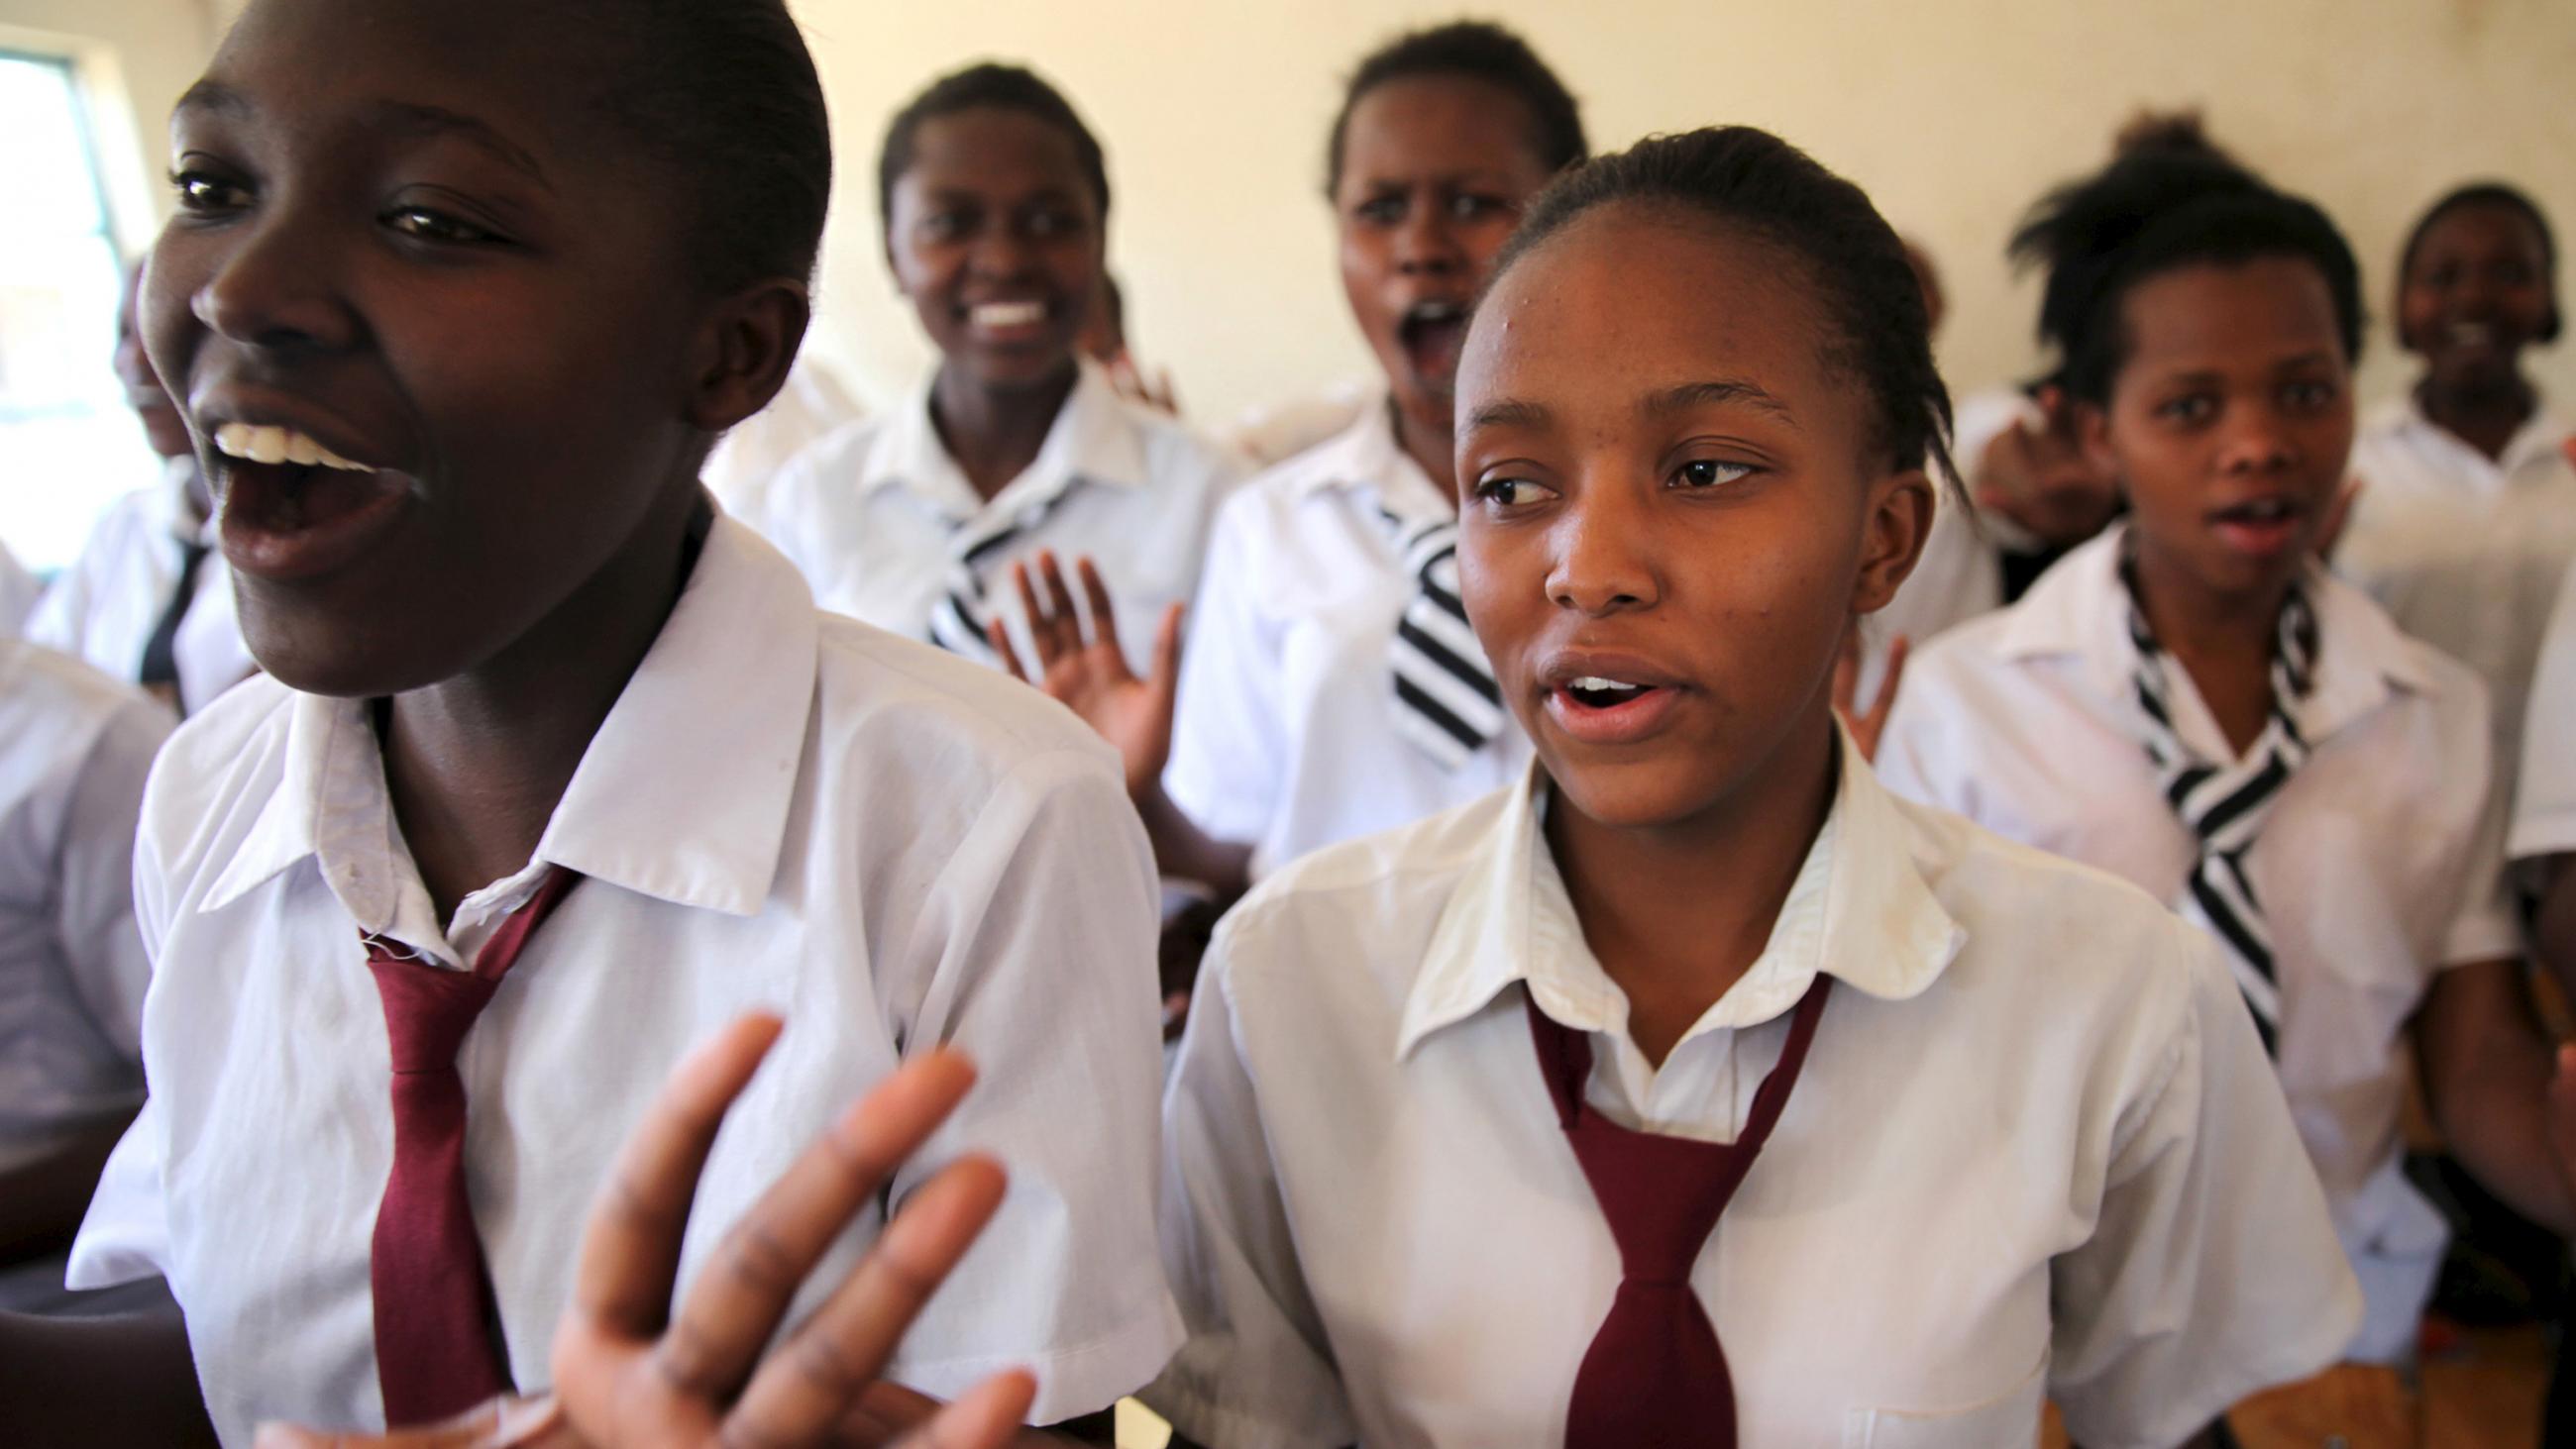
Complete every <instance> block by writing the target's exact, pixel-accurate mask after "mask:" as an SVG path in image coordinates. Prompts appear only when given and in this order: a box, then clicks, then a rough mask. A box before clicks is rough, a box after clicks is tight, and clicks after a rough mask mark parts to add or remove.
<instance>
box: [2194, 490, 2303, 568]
mask: <svg viewBox="0 0 2576 1449" xmlns="http://www.w3.org/2000/svg"><path fill="white" fill-rule="evenodd" d="M2206 517H2207V519H2208V522H2209V526H2210V528H2211V530H2212V531H2213V532H2215V533H2216V534H2217V535H2218V537H2219V539H2220V540H2221V541H2222V542H2224V543H2226V544H2227V545H2228V546H2229V547H2230V548H2233V549H2236V550H2237V551H2239V552H2241V553H2247V554H2252V555H2254V556H2256V557H2262V558H2269V557H2274V556H2277V555H2279V554H2282V553H2285V552H2287V551H2289V550H2290V549H2291V548H2293V547H2295V546H2297V545H2298V544H2299V543H2300V541H2301V540H2302V538H2303V537H2304V536H2305V533H2306V521H2307V517H2308V509H2307V507H2306V506H2305V505H2304V504H2302V503H2301V502H2299V501H2298V500H2297V499H2293V498H2287V497H2282V496H2279V495H2270V496H2266V497H2260V498H2248V499H2243V500H2240V501H2238V502H2235V503H2230V504H2228V505H2226V506H2224V507H2221V508H2213V509H2211V510H2210V511H2209V513H2208V514H2207V515H2206Z"/></svg>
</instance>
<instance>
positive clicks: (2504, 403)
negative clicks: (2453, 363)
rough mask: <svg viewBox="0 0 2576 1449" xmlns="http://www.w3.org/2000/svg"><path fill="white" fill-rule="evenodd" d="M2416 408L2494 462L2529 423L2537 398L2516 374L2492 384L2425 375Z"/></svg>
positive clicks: (2417, 385) (2527, 382) (2482, 381)
mask: <svg viewBox="0 0 2576 1449" xmlns="http://www.w3.org/2000/svg"><path fill="white" fill-rule="evenodd" d="M2415 405H2416V406H2417V407H2419V408H2421V409H2423V411H2424V416H2425V417H2427V418H2429V419H2431V420H2432V421H2433V422H2434V423H2436V424H2438V425H2439V426H2440V427H2441V428H2442V429H2443V430H2444V431H2446V432H2448V433H2450V434H2451V435H2452V436H2454V437H2456V438H2459V439H2461V440H2462V441H2464V442H2466V443H2468V444H2469V446H2471V447H2473V448H2476V449H2477V450H2478V451H2479V452H2481V453H2484V454H2486V455H2487V456H2488V457H2490V458H2495V457H2500V456H2502V455H2503V453H2504V449H2505V445H2506V444H2507V443H2510V442H2512V441H2513V435H2514V434H2515V433H2518V432H2520V431H2522V425H2523V424H2525V423H2527V422H2529V421H2531V415H2532V414H2533V413H2534V412H2537V411H2538V410H2539V407H2540V397H2539V394H2538V393H2536V392H2534V391H2533V390H2532V386H2531V383H2530V382H2529V381H2528V380H2527V379H2525V378H2524V377H2523V375H2522V374H2521V373H2519V372H2516V373H2511V374H2508V375H2507V376H2505V377H2502V378H2498V379H2493V380H2481V379H2465V380H2463V379H2456V378H2455V379H2448V380H2445V379H2441V378H2437V377H2434V376H2432V375H2430V374H2427V375H2426V376H2425V378H2424V380H2423V381H2421V382H2419V383H2417V384H2416V385H2415Z"/></svg>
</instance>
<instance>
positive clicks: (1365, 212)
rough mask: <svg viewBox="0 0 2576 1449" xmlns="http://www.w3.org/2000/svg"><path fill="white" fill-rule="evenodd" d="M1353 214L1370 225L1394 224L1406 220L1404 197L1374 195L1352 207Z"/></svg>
mask: <svg viewBox="0 0 2576 1449" xmlns="http://www.w3.org/2000/svg"><path fill="white" fill-rule="evenodd" d="M1351 215H1353V216H1355V217H1358V218H1359V219H1360V220H1361V221H1364V222H1366V223H1368V224H1369V225H1370V226H1394V225H1395V224H1397V223H1398V222H1401V221H1403V220H1404V198H1403V197H1401V196H1372V197H1370V198H1369V199H1368V200H1366V201H1363V202H1361V203H1360V204H1359V205H1358V206H1356V207H1353V208H1352V209H1351Z"/></svg>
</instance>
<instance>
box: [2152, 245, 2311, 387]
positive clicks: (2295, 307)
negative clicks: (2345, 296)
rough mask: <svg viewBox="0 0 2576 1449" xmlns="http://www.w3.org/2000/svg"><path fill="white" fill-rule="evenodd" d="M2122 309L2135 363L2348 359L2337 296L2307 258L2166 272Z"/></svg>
mask: <svg viewBox="0 0 2576 1449" xmlns="http://www.w3.org/2000/svg"><path fill="white" fill-rule="evenodd" d="M2120 310H2121V320H2122V322H2123V324H2124V327H2125V330H2126V332H2127V341H2128V344H2129V362H2130V363H2131V364H2132V365H2138V364H2144V365H2148V366H2157V367H2166V368H2210V369H2220V368H2225V367H2229V366H2270V365H2272V364H2274V363H2277V362H2281V361H2286V360H2289V359H2291V358H2293V357H2299V356H2304V355H2307V354H2310V353H2316V352H2323V353H2326V354H2328V355H2330V356H2332V357H2336V358H2341V357H2342V355H2343V343H2342V340H2341V334H2340V331H2339V330H2338V328H2337V326H2336V323H2335V308H2334V297H2333V295H2332V293H2330V292H2329V291H2328V290H2327V289H2326V279H2325V277H2324V276H2323V275H2322V274H2321V273H2319V272H2318V271H2317V269H2316V266H2315V264H2313V263H2311V262H2309V261H2307V260H2306V259H2305V258H2302V257H2254V258H2251V259H2249V260H2246V261H2242V262H2203V263H2198V264H2194V265H2191V266H2185V267H2177V268H2175V269H2174V270H2172V271H2169V272H2159V273H2157V274H2156V275H2154V276H2152V277H2148V278H2145V279H2143V280H2141V281H2140V282H2138V283H2137V285H2135V286H2133V287H2131V288H2130V289H2129V291H2128V295H2127V296H2126V297H2124V298H2123V299H2122V300H2121V309H2120Z"/></svg>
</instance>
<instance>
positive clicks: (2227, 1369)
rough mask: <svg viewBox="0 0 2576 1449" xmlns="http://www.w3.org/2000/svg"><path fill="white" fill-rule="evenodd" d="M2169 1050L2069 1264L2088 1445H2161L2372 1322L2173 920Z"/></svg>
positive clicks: (2201, 964)
mask: <svg viewBox="0 0 2576 1449" xmlns="http://www.w3.org/2000/svg"><path fill="white" fill-rule="evenodd" d="M2168 934H2169V936H2170V938H2171V940H2172V942H2173V944H2172V946H2171V948H2170V959H2169V969H2170V970H2172V971H2174V972H2177V973H2181V974H2182V975H2183V976H2184V978H2185V979H2186V980H2187V982H2188V986H2187V998H2188V999H2187V1001H2186V1003H2185V1013H2184V1017H2183V1021H2182V1024H2181V1027H2180V1029H2179V1030H2177V1031H2176V1032H2175V1033H2174V1034H2173V1038H2172V1040H2171V1042H2170V1043H2169V1045H2167V1046H2166V1047H2165V1049H2164V1050H2163V1051H2162V1052H2161V1053H2160V1054H2159V1057H2158V1059H2157V1060H2155V1061H2153V1062H2152V1063H2151V1064H2150V1067H2149V1069H2148V1070H2146V1071H2144V1072H2142V1073H2141V1074H2140V1075H2141V1077H2142V1078H2143V1081H2142V1084H2141V1086H2140V1087H2139V1089H2138V1090H2136V1091H2135V1092H2134V1093H2132V1094H2130V1100H2129V1103H2128V1105H2127V1106H2126V1107H2125V1108H2124V1109H2123V1110H2122V1111H2121V1113H2120V1116H2119V1123H2118V1127H2117V1129H2116V1131H2115V1133H2114V1135H2113V1140H2112V1141H2111V1143H2110V1144H2109V1147H2110V1151H2109V1158H2108V1171H2107V1174H2106V1178H2105V1185H2104V1188H2103V1195H2102V1200H2101V1205H2100V1209H2099V1212H2098V1215H2097V1219H2096V1221H2095V1224H2094V1230H2093V1234H2092V1236H2091V1237H2090V1238H2089V1239H2088V1240H2086V1241H2085V1242H2084V1243H2083V1244H2082V1245H2081V1246H2080V1247H2077V1248H2075V1249H2073V1250H2072V1251H2070V1252H2067V1253H2064V1254H2062V1255H2060V1256H2059V1257H2058V1258H2057V1260H2056V1263H2055V1267H2054V1271H2053V1277H2052V1284H2051V1291H2052V1299H2053V1303H2052V1306H2053V1308H2054V1311H2055V1317H2056V1321H2057V1327H2056V1333H2055V1344H2054V1352H2053V1355H2052V1366H2051V1372H2050V1389H2051V1392H2052V1394H2053V1396H2054V1397H2055V1398H2056V1400H2057V1402H2058V1404H2059V1406H2060V1407H2061V1408H2062V1409H2064V1411H2065V1414H2066V1427H2067V1431H2068V1433H2069V1435H2070V1436H2071V1437H2072V1438H2073V1439H2074V1440H2075V1441H2076V1442H2077V1443H2081V1444H2086V1445H2091V1446H2094V1449H2127V1446H2135V1449H2161V1446H2169V1445H2173V1444H2178V1443H2181V1442H2183V1441H2184V1440H2186V1439H2188V1438H2190V1437H2191V1436H2192V1435H2193V1434H2195V1433H2198V1432H2199V1431H2200V1430H2201V1429H2202V1428H2203V1427H2204V1426H2206V1425H2207V1424H2208V1423H2209V1422H2210V1421H2211V1420H2213V1419H2215V1418H2217V1417H2218V1415H2219V1414H2220V1413H2222V1412H2224V1411H2225V1410H2226V1408H2227V1407H2228V1405H2230V1404H2233V1403H2235V1402H2236V1401H2237V1400H2239V1399H2241V1398H2244V1397H2245V1396H2247V1395H2248V1394H2251V1393H2254V1392H2256V1391H2258V1390H2261V1389H2264V1388H2268V1387H2270V1386H2272V1385H2275V1384H2281V1383H2287V1382H2291V1381H2294V1380H2297V1379H2301V1378H2305V1377H2307V1376H2309V1375H2311V1374H2314V1373H2316V1372H2318V1371H2319V1370H2321V1369H2323V1368H2325V1367H2326V1366H2327V1365H2329V1364H2331V1363H2333V1362H2335V1361H2336V1360H2337V1359H2339V1358H2340V1357H2342V1355H2343V1352H2344V1349H2345V1347H2346V1346H2347V1345H2348V1344H2349V1343H2350V1342H2351V1341H2352V1338H2353V1335H2354V1334H2355V1333H2356V1332H2357V1331H2358V1330H2359V1328H2360V1326H2361V1320H2362V1298H2361V1286H2360V1284H2359V1283H2358V1282H2357V1281H2356V1280H2355V1279H2354V1277H2353V1273H2352V1269H2351V1268H2350V1266H2348V1265H2347V1264H2346V1262H2345V1261H2344V1256H2343V1249H2342V1248H2341V1246H2340V1245H2339V1244H2338V1243H2337V1241H2336V1238H2335V1231H2334V1225H2333V1222H2332V1220H2331V1219H2330V1218H2329V1216H2328V1214H2327V1211H2326V1203H2325V1194H2324V1191H2323V1189H2321V1188H2320V1187H2319V1186H2318V1185H2317V1179H2316V1175H2315V1173H2314V1172H2313V1171H2312V1170H2311V1169H2310V1168H2309V1166H2308V1156H2307V1153H2306V1151H2305V1150H2304V1149H2303V1148H2302V1147H2301V1146H2300V1143H2299V1138H2298V1134H2297V1132H2296V1130H2295V1129H2294V1128H2293V1127H2292V1125H2291V1122H2290V1112H2289V1107H2288V1105H2287V1104H2286V1103H2285V1102H2284V1101H2283V1100H2282V1097H2281V1089H2280V1085H2279V1081H2278V1079H2277V1077H2276V1076H2275V1075H2274V1072H2273V1070H2272V1064H2271V1063H2270V1061H2268V1060H2267V1059H2266V1058H2265V1057H2264V1055H2263V1047H2262V1044H2261V1042H2260V1041H2258V1040H2257V1039H2256V1037H2255V1034H2254V1026H2253V1021H2252V1018H2251V1017H2250V1016H2249V1015H2248V1013H2247V1012H2246V1011H2245V1009H2244V1007H2243V1005H2242V1004H2240V1003H2239V1002H2238V1000H2237V998H2236V988H2235V986H2234V984H2233V983H2232V982H2231V981H2230V980H2229V979H2228V975H2227V968H2226V966H2225V965H2224V964H2223V963H2222V962H2221V960H2220V959H2219V956H2218V948H2217V947H2216V945H2215V944H2214V943H2213V942H2211V941H2209V940H2207V939H2206V938H2204V937H2202V936H2201V935H2200V934H2199V933H2198V932H2194V931H2190V930H2189V929H2188V928H2186V927H2183V926H2181V925H2180V924H2179V923H2177V924H2176V925H2175V927H2174V929H2173V930H2172V931H2171V932H2169V933H2168Z"/></svg>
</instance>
